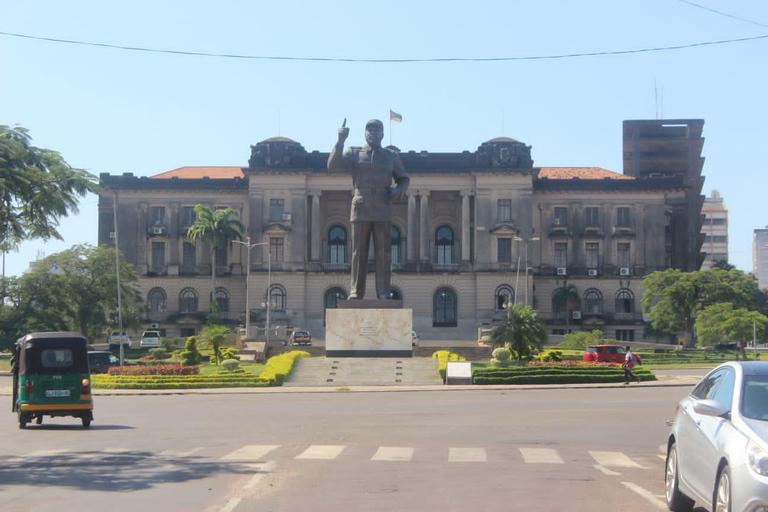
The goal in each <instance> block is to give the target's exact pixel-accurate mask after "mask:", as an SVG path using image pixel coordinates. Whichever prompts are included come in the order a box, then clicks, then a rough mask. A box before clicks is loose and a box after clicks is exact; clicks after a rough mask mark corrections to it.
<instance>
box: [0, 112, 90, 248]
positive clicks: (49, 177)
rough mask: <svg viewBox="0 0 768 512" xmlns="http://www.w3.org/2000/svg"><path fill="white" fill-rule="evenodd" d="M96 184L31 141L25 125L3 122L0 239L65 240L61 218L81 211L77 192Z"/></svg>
mask: <svg viewBox="0 0 768 512" xmlns="http://www.w3.org/2000/svg"><path fill="white" fill-rule="evenodd" d="M97 184H98V178H97V177H96V176H94V175H92V174H90V173H88V172H86V171H84V170H82V169H74V168H72V167H70V165H69V164H68V163H67V162H66V161H65V160H64V158H62V156H61V155H60V154H59V153H57V152H56V151H52V150H50V149H44V148H37V147H34V146H32V138H31V137H30V136H29V132H28V130H27V129H25V128H22V127H20V126H15V127H13V128H11V127H9V126H5V125H0V244H2V243H4V242H6V241H7V242H8V243H9V246H14V245H16V244H18V243H19V242H21V241H23V240H26V239H30V238H42V239H44V240H46V239H50V238H55V239H58V240H61V239H62V238H61V235H60V234H59V232H58V230H57V227H58V225H59V219H60V218H62V217H66V216H67V215H69V213H77V212H78V208H77V203H78V198H79V197H83V196H85V195H86V194H87V193H88V192H96V190H97V189H98V185H97Z"/></svg>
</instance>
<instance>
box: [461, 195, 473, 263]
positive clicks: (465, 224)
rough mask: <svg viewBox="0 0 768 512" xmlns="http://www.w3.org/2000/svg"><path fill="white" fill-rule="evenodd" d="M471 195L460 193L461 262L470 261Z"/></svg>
mask: <svg viewBox="0 0 768 512" xmlns="http://www.w3.org/2000/svg"><path fill="white" fill-rule="evenodd" d="M471 195H472V191H471V190H462V191H461V261H462V262H465V261H466V262H468V261H469V259H470V254H471V252H470V249H471V247H470V244H469V196H471Z"/></svg>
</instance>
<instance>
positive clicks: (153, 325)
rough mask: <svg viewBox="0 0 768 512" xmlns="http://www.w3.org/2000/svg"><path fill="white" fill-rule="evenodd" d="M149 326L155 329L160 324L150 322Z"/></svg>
mask: <svg viewBox="0 0 768 512" xmlns="http://www.w3.org/2000/svg"><path fill="white" fill-rule="evenodd" d="M150 327H152V328H153V329H157V328H158V327H160V324H152V325H150Z"/></svg>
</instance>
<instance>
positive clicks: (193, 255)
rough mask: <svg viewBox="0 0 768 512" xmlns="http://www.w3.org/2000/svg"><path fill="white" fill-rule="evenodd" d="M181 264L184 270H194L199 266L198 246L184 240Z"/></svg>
mask: <svg viewBox="0 0 768 512" xmlns="http://www.w3.org/2000/svg"><path fill="white" fill-rule="evenodd" d="M181 266H182V270H183V271H184V272H194V271H195V267H197V247H195V245H194V244H190V243H189V242H184V249H183V254H182V257H181Z"/></svg>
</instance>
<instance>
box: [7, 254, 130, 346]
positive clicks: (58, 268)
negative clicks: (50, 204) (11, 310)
mask: <svg viewBox="0 0 768 512" xmlns="http://www.w3.org/2000/svg"><path fill="white" fill-rule="evenodd" d="M137 280H138V275H137V274H136V272H134V270H133V267H132V266H131V265H129V264H127V263H124V262H123V261H122V259H121V263H120V290H121V294H122V297H123V314H124V315H125V317H126V318H128V319H130V318H131V313H130V310H131V307H130V304H131V303H140V302H141V295H140V294H139V292H138V290H137V289H136V287H135V282H136V281H137ZM17 295H18V298H17V299H16V302H17V308H18V310H19V312H20V314H21V315H22V317H23V319H24V323H25V329H26V330H27V331H40V330H42V331H50V330H65V331H76V332H80V333H82V334H84V335H85V336H86V337H88V339H96V338H100V337H101V336H102V335H103V334H104V331H105V330H106V329H107V327H108V326H109V317H110V315H111V314H112V312H113V311H115V310H116V309H117V279H116V274H115V250H114V249H108V248H106V247H92V246H89V245H75V246H73V247H71V248H69V249H67V250H65V251H62V252H60V253H57V254H53V255H51V256H48V257H47V258H45V259H43V260H41V261H38V262H35V263H34V264H33V265H32V267H31V271H30V272H28V273H26V274H25V275H23V276H22V277H21V278H19V291H18V293H17Z"/></svg>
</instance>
